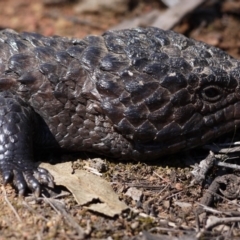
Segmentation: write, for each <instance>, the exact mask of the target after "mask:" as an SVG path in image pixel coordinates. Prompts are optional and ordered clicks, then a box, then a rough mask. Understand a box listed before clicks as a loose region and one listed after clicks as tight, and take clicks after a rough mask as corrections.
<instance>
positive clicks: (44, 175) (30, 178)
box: [1, 163, 54, 197]
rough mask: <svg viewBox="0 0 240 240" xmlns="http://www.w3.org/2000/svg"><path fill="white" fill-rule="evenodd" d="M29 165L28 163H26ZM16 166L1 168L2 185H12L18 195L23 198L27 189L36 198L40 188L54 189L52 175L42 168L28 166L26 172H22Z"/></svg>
mask: <svg viewBox="0 0 240 240" xmlns="http://www.w3.org/2000/svg"><path fill="white" fill-rule="evenodd" d="M28 164H29V163H28ZM22 169H23V167H22V166H21V168H20V167H19V166H18V167H17V166H16V165H14V166H13V165H10V164H9V165H7V166H6V165H5V166H4V168H1V170H2V171H1V172H2V176H3V182H4V185H6V184H7V183H13V185H14V186H15V187H16V188H17V190H18V194H19V195H20V196H24V194H25V192H26V190H27V188H29V189H30V190H31V191H32V192H33V193H34V195H35V196H36V197H39V196H40V193H41V186H47V187H51V188H53V187H54V179H53V177H52V175H51V174H50V173H49V172H48V171H47V170H46V169H44V168H34V167H33V166H30V169H29V165H28V169H27V170H22Z"/></svg>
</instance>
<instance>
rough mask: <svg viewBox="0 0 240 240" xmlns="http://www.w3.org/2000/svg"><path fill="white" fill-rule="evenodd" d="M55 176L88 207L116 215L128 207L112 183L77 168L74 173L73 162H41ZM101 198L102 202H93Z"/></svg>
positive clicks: (60, 183)
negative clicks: (119, 197)
mask: <svg viewBox="0 0 240 240" xmlns="http://www.w3.org/2000/svg"><path fill="white" fill-rule="evenodd" d="M40 167H43V168H45V169H47V170H48V171H49V172H50V173H51V174H52V175H53V177H54V182H55V183H56V185H63V186H65V187H66V188H67V189H68V190H69V191H70V192H71V193H72V194H73V196H74V198H75V200H76V201H77V203H78V204H79V205H86V204H88V207H87V208H88V209H89V210H92V211H96V212H99V213H102V214H105V215H107V216H110V217H114V216H115V215H117V214H120V213H121V212H122V211H123V210H126V209H127V208H128V207H127V205H126V204H125V203H124V202H121V201H120V200H119V199H118V195H117V194H116V193H115V192H114V191H113V189H112V187H111V185H110V183H108V182H107V181H106V180H104V179H102V178H101V177H99V176H96V175H94V174H92V173H89V172H86V171H84V170H76V171H75V173H74V174H72V167H71V162H66V163H61V164H56V165H51V164H48V163H41V165H40ZM93 200H100V203H91V202H92V201H93Z"/></svg>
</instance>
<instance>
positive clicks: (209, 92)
mask: <svg viewBox="0 0 240 240" xmlns="http://www.w3.org/2000/svg"><path fill="white" fill-rule="evenodd" d="M201 95H202V98H203V99H204V100H205V101H208V102H216V101H218V100H219V99H220V98H222V96H223V89H222V88H221V87H219V86H215V85H211V86H207V87H205V88H203V89H202V91H201Z"/></svg>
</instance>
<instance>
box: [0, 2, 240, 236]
mask: <svg viewBox="0 0 240 240" xmlns="http://www.w3.org/2000/svg"><path fill="white" fill-rule="evenodd" d="M89 2H90V1H89ZM93 2H94V1H93ZM116 2H117V1H116ZM122 2H124V3H125V5H123V4H122V5H121V4H120V5H112V4H111V5H110V4H109V5H108V7H106V6H105V7H99V8H98V9H91V8H89V9H87V10H84V11H81V6H82V5H81V4H83V1H74V0H72V1H71V0H65V1H64V0H62V1H57V0H55V1H54V0H48V1H46V0H45V1H43V0H35V1H32V0H8V1H0V28H1V29H4V28H12V29H14V30H16V31H18V32H22V31H30V32H38V33H41V34H43V35H46V36H52V35H60V36H66V37H76V38H83V37H84V36H86V35H89V34H96V35H99V34H102V33H103V32H104V31H106V30H108V29H110V28H112V27H114V26H115V25H117V24H118V23H120V22H122V21H123V20H125V19H131V18H133V17H136V16H140V15H142V14H145V13H149V12H150V11H152V10H154V9H159V10H160V11H164V10H165V9H166V7H165V6H164V5H163V4H162V3H161V2H160V1H157V0H155V1H154V0H148V1H145V0H140V1H131V0H128V1H122ZM119 6H121V7H119ZM239 13H240V0H225V1H221V0H219V1H216V0H215V1H207V4H205V5H203V6H201V7H199V8H198V9H196V10H195V11H193V12H192V13H190V14H189V15H188V16H186V17H185V18H184V19H183V20H181V21H180V22H179V23H178V24H177V26H175V28H174V29H173V30H175V31H177V32H180V33H182V34H185V35H186V36H188V37H191V38H194V39H197V40H200V41H204V42H206V43H208V44H211V45H214V46H216V47H219V48H221V49H223V50H224V51H226V52H228V53H229V54H230V55H232V56H233V57H235V58H239V59H240V15H239ZM201 158H203V152H202V151H201V149H200V151H192V152H190V153H189V152H188V153H184V154H182V155H177V156H170V157H165V158H164V159H162V160H161V162H160V163H159V162H158V163H151V164H146V163H131V162H128V163H121V162H117V161H110V160H108V159H107V160H106V163H107V171H106V172H105V173H104V174H103V177H104V178H105V179H107V180H108V181H109V182H111V183H112V186H113V189H114V190H115V191H116V192H117V193H118V194H119V198H120V199H122V200H123V201H125V202H126V204H127V205H128V206H129V211H126V212H124V213H122V214H120V215H119V216H116V217H115V218H107V217H105V216H103V215H99V214H96V213H94V212H89V211H86V209H85V208H84V206H78V205H77V204H76V202H75V200H74V198H73V197H72V196H71V195H70V194H67V195H65V196H64V195H63V196H59V197H58V198H57V200H58V201H60V203H61V204H62V206H64V209H65V213H67V214H63V213H62V212H61V211H57V210H56V208H54V207H53V205H52V204H50V203H49V201H46V199H44V198H39V199H34V200H32V198H31V199H30V200H29V197H27V198H26V199H22V198H19V197H18V195H17V193H16V191H15V190H14V189H13V188H12V187H11V186H9V185H7V186H6V187H5V188H4V187H2V188H1V189H0V192H1V195H0V212H1V215H0V240H1V239H54V238H57V239H80V235H81V233H80V230H79V228H78V226H80V227H81V228H82V229H83V231H84V234H85V237H84V238H85V239H109V240H110V239H168V238H167V237H170V238H169V239H180V238H181V237H182V238H181V239H183V237H185V238H184V239H187V237H189V238H188V239H197V237H198V238H201V239H217V238H218V239H229V238H231V237H236V239H237V238H238V239H240V228H239V224H238V223H237V222H236V221H229V222H228V223H226V224H224V225H218V226H217V227H212V228H207V227H206V223H208V222H207V221H210V220H211V219H212V218H214V217H215V218H216V217H218V218H221V217H226V216H227V217H238V216H240V210H239V209H240V208H239V199H237V198H236V199H234V200H232V201H231V202H230V201H229V200H227V199H225V198H223V197H220V196H218V197H217V198H216V199H215V200H216V201H215V202H214V205H211V207H214V209H215V210H216V211H218V212H214V211H213V210H212V209H213V208H211V211H210V210H209V211H207V212H205V215H204V219H205V220H204V219H201V221H200V223H199V222H198V221H196V216H195V210H196V208H197V207H198V203H199V202H200V201H201V199H202V197H203V195H204V192H205V191H206V189H207V187H208V186H209V184H210V182H211V181H212V179H213V178H211V179H210V177H213V176H214V175H216V172H215V173H214V172H213V173H211V176H209V179H207V181H206V182H207V183H205V184H204V185H198V184H195V185H191V180H192V175H191V172H190V171H191V169H192V168H191V166H190V165H189V163H188V164H187V166H186V164H181V163H182V162H183V160H184V161H185V160H186V159H187V160H189V159H190V160H189V162H190V163H191V164H194V161H195V160H196V161H199V160H200V159H201ZM129 188H133V189H135V190H136V189H137V190H139V191H140V193H141V194H140V195H141V197H140V198H139V199H138V200H134V198H135V197H136V196H134V195H132V196H131V195H130V196H129V195H127V194H126V192H127V191H128V190H129ZM226 213H227V214H226ZM69 219H70V220H69ZM150 233H151V234H158V237H157V236H155V238H153V237H152V238H150V236H149V235H148V234H150ZM142 234H143V235H142ZM160 235H161V236H163V235H164V236H165V238H160ZM144 237H145V238H144ZM174 237H176V238H174Z"/></svg>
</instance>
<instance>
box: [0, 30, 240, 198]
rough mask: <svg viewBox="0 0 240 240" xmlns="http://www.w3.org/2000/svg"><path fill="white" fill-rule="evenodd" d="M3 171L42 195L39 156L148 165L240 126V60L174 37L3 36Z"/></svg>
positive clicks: (140, 33)
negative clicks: (63, 153)
mask: <svg viewBox="0 0 240 240" xmlns="http://www.w3.org/2000/svg"><path fill="white" fill-rule="evenodd" d="M0 89H1V90H0V126H1V128H0V170H1V173H2V176H3V181H4V183H7V182H13V183H14V184H15V186H16V188H17V189H18V191H19V193H20V194H24V191H25V189H26V188H30V189H31V190H32V191H33V192H35V193H37V194H39V192H40V185H41V184H48V183H49V182H51V181H52V178H51V176H50V175H49V174H48V172H47V171H46V170H44V169H41V168H38V169H37V168H35V167H34V165H33V161H34V159H33V158H34V157H33V153H34V151H39V149H51V148H62V149H66V150H68V151H89V152H96V153H99V154H102V155H106V156H110V157H114V158H119V159H136V160H138V161H140V160H142V161H147V160H148V159H156V158H159V157H160V156H162V155H165V154H172V153H175V152H178V151H180V150H185V149H189V148H193V147H195V146H198V145H201V144H204V143H206V142H207V141H209V140H212V139H214V138H215V137H218V136H220V135H222V134H224V133H226V132H230V131H233V130H234V128H235V126H239V125H240V61H238V60H235V59H233V58H232V57H230V56H229V55H227V54H226V53H224V52H223V51H221V50H219V49H217V48H214V47H211V46H209V45H207V44H205V43H202V42H197V41H195V40H192V39H188V38H186V37H184V36H182V35H180V34H177V33H175V32H172V31H163V30H160V29H157V28H146V29H143V28H136V29H131V30H121V31H108V32H106V33H104V34H103V35H102V36H88V37H86V38H84V39H82V40H79V39H68V38H63V37H44V36H42V35H40V34H36V33H21V34H18V33H16V32H14V31H12V30H3V31H0Z"/></svg>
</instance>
